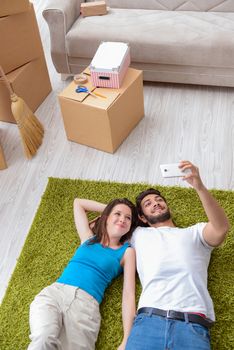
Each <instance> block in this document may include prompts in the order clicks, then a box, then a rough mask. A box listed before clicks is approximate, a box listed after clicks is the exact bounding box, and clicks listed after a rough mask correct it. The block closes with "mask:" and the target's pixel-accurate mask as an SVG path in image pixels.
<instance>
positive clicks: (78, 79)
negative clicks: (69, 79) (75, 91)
mask: <svg viewBox="0 0 234 350" xmlns="http://www.w3.org/2000/svg"><path fill="white" fill-rule="evenodd" d="M73 80H74V82H75V84H78V85H79V84H85V83H87V82H88V78H87V76H86V75H85V74H76V75H74V78H73Z"/></svg>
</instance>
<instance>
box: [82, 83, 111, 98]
mask: <svg viewBox="0 0 234 350" xmlns="http://www.w3.org/2000/svg"><path fill="white" fill-rule="evenodd" d="M76 92H78V93H80V92H87V93H88V94H90V95H92V96H93V97H98V96H99V97H102V98H106V96H104V95H101V94H99V93H97V92H91V91H90V90H89V89H88V88H87V87H86V86H83V85H78V86H77V88H76Z"/></svg>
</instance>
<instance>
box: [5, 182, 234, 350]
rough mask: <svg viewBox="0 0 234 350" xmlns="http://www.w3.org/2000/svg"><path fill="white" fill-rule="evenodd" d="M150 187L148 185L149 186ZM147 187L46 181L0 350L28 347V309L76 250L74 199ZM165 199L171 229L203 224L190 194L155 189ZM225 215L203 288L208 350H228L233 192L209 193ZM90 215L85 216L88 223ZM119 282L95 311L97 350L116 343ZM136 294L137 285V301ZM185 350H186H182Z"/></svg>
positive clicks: (233, 308)
mask: <svg viewBox="0 0 234 350" xmlns="http://www.w3.org/2000/svg"><path fill="white" fill-rule="evenodd" d="M150 186H151V185H150ZM147 187H149V185H147V184H123V183H111V182H101V181H100V182H99V181H98V182H96V181H83V180H70V179H57V178H49V182H48V185H47V188H46V191H45V193H44V195H43V197H42V199H41V203H40V206H39V209H38V211H37V213H36V216H35V219H34V221H33V224H32V227H31V229H30V232H29V234H28V237H27V239H26V242H25V245H24V248H23V250H22V252H21V255H20V257H19V259H18V262H17V265H16V268H15V271H14V273H13V275H12V278H11V281H10V283H9V286H8V289H7V292H6V295H5V298H4V300H3V302H2V304H1V306H0V349H1V350H24V349H27V345H28V343H29V324H28V315H29V304H30V303H31V301H32V300H33V298H34V296H35V295H36V294H37V293H38V292H39V291H40V290H41V289H42V288H43V287H45V286H47V285H49V284H51V283H52V282H54V281H55V280H56V279H57V277H58V276H59V275H60V273H61V271H62V270H63V268H64V266H65V265H66V263H67V262H68V260H69V259H70V258H71V256H72V255H73V253H74V251H75V249H76V248H77V246H78V244H79V240H78V237H77V234H76V230H75V225H74V220H73V200H74V198H75V197H81V198H82V197H83V198H90V199H95V200H98V201H102V202H108V201H110V200H111V199H113V198H117V197H127V198H129V199H131V200H132V201H134V199H135V196H136V195H137V194H138V193H139V192H140V191H142V190H144V189H146V188H147ZM155 187H157V188H158V189H159V190H160V191H162V193H163V195H164V196H165V197H166V198H167V199H168V204H169V206H170V207H171V209H172V212H173V217H174V220H175V222H176V224H177V226H182V227H183V226H188V225H192V224H194V223H196V222H199V221H206V216H205V214H204V211H203V208H202V206H201V204H200V201H199V199H198V197H197V195H196V193H195V191H194V190H193V189H187V188H180V187H162V186H157V185H155ZM212 193H213V195H214V196H215V197H216V199H217V200H218V201H219V203H220V204H221V206H222V207H223V208H224V209H225V211H226V213H227V215H228V218H229V220H230V223H231V225H232V228H231V230H230V233H229V235H228V238H227V240H226V242H225V243H224V244H223V245H222V246H221V247H219V248H217V249H215V250H214V251H213V253H212V258H211V263H210V267H209V282H208V287H209V291H210V294H211V296H212V298H213V301H214V305H215V312H216V318H217V322H216V324H215V326H214V327H213V328H212V331H211V337H212V349H213V350H231V349H234V322H233V317H232V316H233V312H234V261H233V252H234V239H233V238H234V228H233V224H234V192H233V191H221V190H212ZM94 217H95V213H91V214H90V219H92V218H94ZM122 282H123V281H122V277H120V278H118V279H116V280H115V281H114V282H113V283H112V285H111V286H110V287H109V288H108V290H107V292H106V294H105V298H104V301H103V303H102V305H101V313H102V324H101V330H100V334H99V338H98V342H97V346H96V349H98V350H112V349H113V350H114V349H116V348H117V346H118V345H119V344H120V342H121V337H122V325H121V290H122ZM140 291H141V287H140V283H139V281H138V282H137V298H138V297H139V294H140ZM186 350H187V349H186Z"/></svg>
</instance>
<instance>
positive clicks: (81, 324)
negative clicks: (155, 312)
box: [28, 198, 137, 350]
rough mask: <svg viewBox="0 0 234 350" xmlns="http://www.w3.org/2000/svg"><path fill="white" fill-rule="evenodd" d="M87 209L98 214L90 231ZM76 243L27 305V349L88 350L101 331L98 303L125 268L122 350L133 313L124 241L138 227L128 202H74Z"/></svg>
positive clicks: (129, 256)
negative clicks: (54, 277) (52, 277)
mask: <svg viewBox="0 0 234 350" xmlns="http://www.w3.org/2000/svg"><path fill="white" fill-rule="evenodd" d="M87 211H95V212H100V213H102V214H101V216H100V218H98V220H96V222H95V224H94V227H93V228H92V229H91V228H90V225H89V222H88V218H87V215H86V212H87ZM74 218H75V225H76V229H77V232H78V235H79V236H80V239H81V245H80V247H79V248H78V249H77V250H76V252H75V254H74V256H73V258H72V259H71V260H70V262H69V263H68V265H67V266H66V268H65V269H64V271H63V273H62V275H61V276H60V277H59V278H58V280H57V281H56V282H55V283H53V284H52V285H50V286H48V287H46V288H44V289H43V290H42V291H41V292H40V293H39V294H38V295H37V296H36V297H35V299H34V301H33V302H32V304H31V306H30V330H31V334H30V339H31V343H30V345H29V347H28V349H30V350H52V349H59V350H89V349H90V350H91V349H92V350H93V349H95V342H96V340H97V337H98V332H99V328H100V313H99V304H100V303H101V301H102V299H103V295H104V292H105V289H106V287H107V286H108V285H109V284H110V283H111V281H112V280H113V279H114V278H115V277H117V276H118V275H119V274H120V273H121V272H122V269H123V270H124V284H123V297H122V318H123V329H124V337H123V340H122V343H121V344H120V346H119V348H118V349H119V350H124V349H125V344H126V342H127V338H128V335H129V333H130V329H131V326H132V322H133V318H134V315H135V253H134V250H133V248H131V247H130V246H129V243H128V240H129V239H130V237H131V235H132V231H133V229H134V228H135V227H136V224H137V213H136V209H135V206H134V205H133V204H132V203H131V202H130V201H129V200H127V199H125V198H124V199H115V200H113V201H111V202H110V203H109V204H108V205H105V204H102V203H99V202H96V201H92V200H87V199H78V198H76V199H75V200H74Z"/></svg>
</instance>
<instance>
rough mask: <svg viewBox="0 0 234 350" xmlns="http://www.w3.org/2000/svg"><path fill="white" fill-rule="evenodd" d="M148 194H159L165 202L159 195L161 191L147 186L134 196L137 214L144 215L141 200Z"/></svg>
mask: <svg viewBox="0 0 234 350" xmlns="http://www.w3.org/2000/svg"><path fill="white" fill-rule="evenodd" d="M149 194H155V195H156V196H160V197H161V198H162V199H163V200H164V201H165V203H167V201H166V199H165V198H164V197H163V196H162V195H161V193H160V192H159V191H158V190H156V189H155V188H148V189H147V190H145V191H142V192H141V193H139V194H138V196H137V197H136V207H137V211H138V214H139V215H140V216H142V215H144V214H143V210H142V207H141V202H142V200H143V199H144V198H145V197H146V196H148V195H149Z"/></svg>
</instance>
